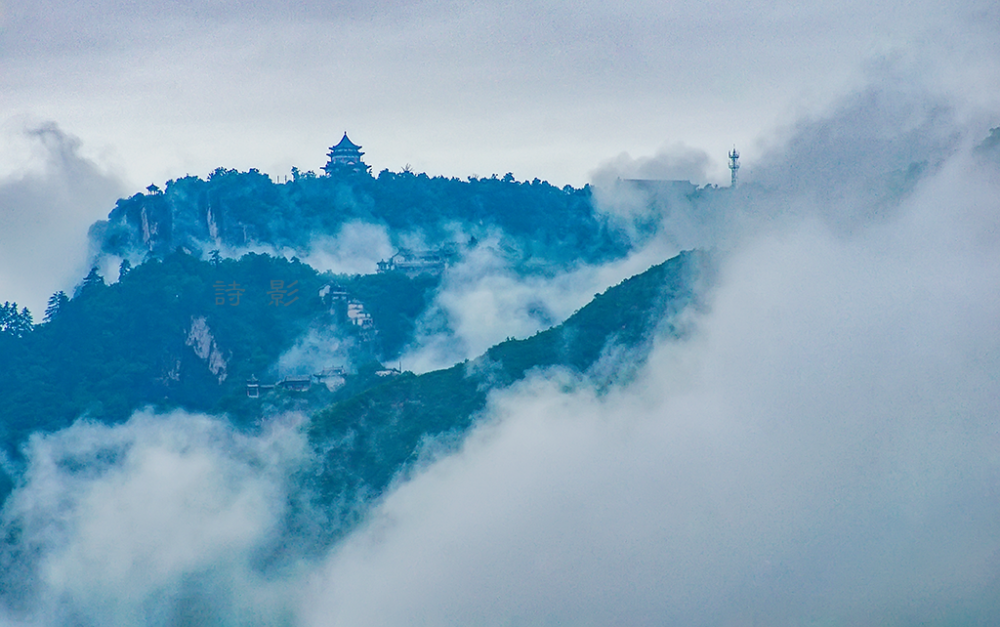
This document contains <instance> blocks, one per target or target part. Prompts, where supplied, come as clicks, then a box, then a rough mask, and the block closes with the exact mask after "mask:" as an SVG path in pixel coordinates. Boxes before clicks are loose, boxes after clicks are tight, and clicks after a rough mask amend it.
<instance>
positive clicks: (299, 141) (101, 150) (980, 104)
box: [0, 0, 1000, 314]
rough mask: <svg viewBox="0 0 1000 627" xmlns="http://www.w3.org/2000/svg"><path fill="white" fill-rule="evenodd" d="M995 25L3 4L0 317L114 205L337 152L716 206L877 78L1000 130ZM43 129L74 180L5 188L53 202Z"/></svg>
mask: <svg viewBox="0 0 1000 627" xmlns="http://www.w3.org/2000/svg"><path fill="white" fill-rule="evenodd" d="M998 23H1000V16H998V10H997V8H996V7H995V6H994V3H992V2H986V1H985V0H969V1H968V2H960V3H957V4H956V3H954V2H945V1H944V0H917V2H911V1H906V2H904V1H903V0H882V1H879V2H875V3H871V2H862V1H861V0H848V1H846V2H839V3H828V2H820V1H819V0H807V1H806V2H795V3H779V4H776V3H772V2H761V1H759V0H753V1H751V2H744V3H734V2H731V1H729V0H711V1H710V2H707V3H706V2H702V1H697V2H696V1H694V0H679V1H677V2H671V3H663V2H652V1H631V2H624V3H606V2H597V1H596V0H586V1H585V2H577V3H563V2H551V1H549V2H546V1H541V0H540V1H524V0H516V1H510V2H477V3H472V2H463V1H458V0H456V1H451V2H448V1H437V0H428V1H417V2H407V1H401V0H394V1H392V2H369V1H366V2H355V1H353V0H351V1H347V2H330V3H324V2H316V1H310V2H294V3H293V2H287V3H286V2H275V1H249V0H229V1H219V0H215V1H201V2H160V1H154V0H138V1H136V2H130V3H121V2H113V1H111V0H95V1H93V2H88V3H73V2H67V1H65V0H38V1H34V2H10V1H9V0H0V94H2V98H0V135H2V138H3V141H2V143H0V186H2V187H3V188H4V189H2V190H0V225H2V232H0V291H2V295H0V298H4V299H14V300H19V301H20V302H22V303H27V304H29V305H30V306H32V308H33V309H34V310H35V311H36V313H38V314H40V313H41V312H40V311H38V309H39V307H42V306H43V303H44V300H45V298H47V296H48V295H49V294H51V293H52V292H54V291H55V290H57V289H65V288H67V287H71V285H72V283H73V282H74V277H77V275H78V274H80V273H81V272H84V271H85V270H86V268H84V267H83V266H84V264H85V263H86V241H85V234H84V233H82V232H81V225H85V224H89V223H90V222H92V221H93V220H96V219H100V218H102V217H104V216H106V215H107V212H108V211H109V210H110V209H111V207H112V205H113V201H114V199H115V198H117V197H119V196H120V195H130V194H132V193H135V192H137V191H141V190H142V189H143V188H145V187H146V186H147V185H148V184H150V183H156V184H158V185H162V184H163V182H164V181H166V180H168V179H171V178H177V177H181V176H184V175H186V174H195V175H200V176H204V175H206V174H207V173H208V172H210V171H211V170H212V169H214V168H216V167H218V166H225V167H235V168H239V169H241V170H245V169H248V168H251V167H256V168H258V169H260V170H261V171H263V172H266V173H269V174H272V175H275V176H279V175H283V174H287V173H288V171H289V169H290V168H291V167H292V166H293V165H294V166H298V167H300V168H303V169H318V168H320V167H321V166H322V165H323V163H324V162H325V152H326V150H327V148H328V147H329V146H330V145H331V144H333V143H335V142H336V141H337V140H338V139H339V138H340V135H341V133H342V132H344V131H345V130H346V131H348V132H350V134H351V137H352V139H353V140H355V141H356V142H358V143H360V144H362V145H363V147H364V149H365V151H366V152H367V157H366V158H367V160H368V162H369V163H370V164H371V165H373V167H374V170H375V171H378V170H381V169H383V168H389V169H392V170H398V169H401V168H402V167H403V166H404V165H406V164H411V165H412V166H413V167H414V168H415V169H417V170H418V171H427V172H429V173H431V174H442V175H448V176H459V177H465V176H468V175H472V174H476V175H480V176H488V175H490V174H493V173H498V174H503V173H505V172H507V171H511V172H513V173H514V174H515V176H517V177H518V178H520V179H531V178H534V177H536V176H537V177H539V178H543V179H546V180H549V181H550V182H552V183H554V184H557V185H563V184H566V183H571V184H574V185H580V184H583V183H585V182H587V181H588V180H589V178H590V175H591V173H592V172H594V171H595V170H597V169H599V168H602V171H607V169H608V168H609V167H611V168H612V169H614V168H618V169H620V170H621V171H622V172H624V173H626V174H631V175H636V174H638V175H643V176H645V175H656V174H657V173H658V172H659V170H663V173H666V174H669V175H672V176H674V175H690V176H692V177H694V178H699V179H701V180H699V181H697V182H701V183H703V182H715V183H725V182H726V181H727V180H728V171H727V170H726V167H725V154H726V152H727V150H728V149H729V148H730V147H731V146H732V145H733V144H736V145H738V146H739V147H740V149H741V150H742V153H743V162H744V169H743V171H742V173H743V175H744V176H745V177H752V176H753V163H754V159H755V157H756V155H758V154H760V153H761V152H762V151H763V150H764V149H765V148H766V147H768V146H770V145H772V144H774V143H775V142H776V141H780V139H781V138H782V136H783V134H785V133H786V130H787V129H786V127H787V126H788V125H790V124H792V123H793V122H794V121H795V120H798V119H800V118H802V117H803V116H815V115H823V114H824V113H825V112H826V110H827V109H828V108H829V106H831V103H832V102H833V101H834V100H836V98H838V97H840V96H842V95H843V94H845V93H848V92H850V91H853V90H855V89H857V88H858V87H859V86H861V85H864V84H868V83H870V82H871V80H872V75H873V73H875V74H878V72H879V68H880V67H881V66H884V65H886V64H890V65H892V66H894V67H897V68H900V69H901V70H900V71H901V72H902V73H903V74H904V75H905V74H906V73H907V72H909V73H911V74H912V75H913V76H919V77H920V78H921V80H922V81H923V82H925V83H927V84H929V85H931V87H932V88H933V89H941V90H944V91H947V92H949V93H959V94H961V99H962V101H963V104H964V105H966V106H967V108H968V109H969V110H970V111H976V110H984V109H985V110H992V111H996V110H998V109H1000V106H997V98H998V96H997V94H1000V85H998V79H997V77H998V76H1000V66H998V63H997V61H998V59H1000V52H998V49H1000V48H998V43H997V42H998V38H997V35H996V33H997V32H1000V30H998V29H997V28H996V26H997V24H998ZM52 124H55V125H56V127H57V128H58V129H60V131H61V133H63V134H64V135H65V138H66V140H67V141H69V142H70V143H72V144H73V146H74V147H73V150H72V151H71V152H70V153H68V154H69V155H70V156H71V157H72V158H73V159H74V163H75V164H76V166H75V169H73V168H71V169H70V170H72V171H74V172H77V173H79V172H80V171H81V170H86V171H87V172H89V173H90V174H91V178H90V179H88V181H86V182H84V183H80V182H79V181H77V182H76V183H73V182H72V181H70V183H69V184H68V187H65V194H64V195H57V196H55V197H47V198H38V197H34V196H33V197H31V198H27V197H25V195H24V194H23V193H22V192H23V189H20V188H18V189H15V190H14V191H10V190H9V189H6V188H9V187H10V186H14V187H18V186H19V185H20V186H21V187H23V186H24V181H25V180H34V179H45V178H48V179H49V180H51V181H52V184H51V185H47V186H43V188H44V189H49V188H58V187H60V185H63V184H62V183H59V182H58V181H57V180H56V179H57V178H58V176H59V175H60V174H61V173H62V171H60V170H58V169H53V168H52V162H53V159H52V158H51V155H49V156H48V157H47V156H45V155H44V154H42V156H41V157H38V156H37V155H36V156H35V157H33V158H26V155H31V154H35V153H39V150H41V151H42V153H44V152H45V151H46V150H49V151H51V150H52V148H51V143H50V144H48V145H46V144H44V143H39V140H38V136H37V135H32V134H30V132H29V133H28V134H26V131H31V130H33V129H38V128H40V127H45V128H50V127H51V125H52ZM26 144H30V145H31V146H30V147H29V148H26V147H25V145H26ZM53 154H54V153H53ZM664 155H667V156H668V157H669V155H674V157H673V158H666V157H664ZM677 155H687V157H685V158H682V159H680V161H678V159H677V158H676V156H677ZM691 155H694V158H693V159H692V158H691ZM706 156H707V158H706ZM663 163H668V164H670V165H669V166H665V167H660V165H662V164H663ZM46 164H48V165H46ZM609 164H610V165H609ZM658 164H659V165H658ZM53 177H56V179H54V178H53ZM74 185H83V186H84V187H85V188H86V190H87V191H85V192H81V193H76V191H75V190H76V188H75V187H74ZM36 196H37V194H36ZM39 224H48V225H50V226H48V227H47V230H45V233H48V234H49V236H48V237H45V236H43V235H41V234H40V233H39V231H38V225H39ZM60 227H61V232H60V233H55V232H54V231H55V230H57V229H59V228H60ZM24 248H30V249H31V250H32V251H33V254H32V255H26V254H25V253H23V252H16V253H15V252H14V251H15V249H24ZM3 249H5V250H6V252H4V250H3ZM54 259H57V260H54ZM21 260H23V263H22V261H21ZM43 265H46V266H58V267H51V268H46V269H45V271H44V272H32V271H31V268H32V267H40V266H43ZM57 276H58V277H59V278H58V280H57V279H56V278H55V277H57ZM67 277H69V278H67Z"/></svg>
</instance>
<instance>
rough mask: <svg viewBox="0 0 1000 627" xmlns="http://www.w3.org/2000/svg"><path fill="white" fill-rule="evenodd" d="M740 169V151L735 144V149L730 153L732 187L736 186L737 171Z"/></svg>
mask: <svg viewBox="0 0 1000 627" xmlns="http://www.w3.org/2000/svg"><path fill="white" fill-rule="evenodd" d="M739 169H740V153H738V152H736V146H733V150H732V151H731V152H730V153H729V170H730V171H731V172H732V173H733V178H732V182H731V183H730V187H736V173H737V172H738V171H739Z"/></svg>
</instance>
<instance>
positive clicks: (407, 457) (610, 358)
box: [310, 252, 709, 526]
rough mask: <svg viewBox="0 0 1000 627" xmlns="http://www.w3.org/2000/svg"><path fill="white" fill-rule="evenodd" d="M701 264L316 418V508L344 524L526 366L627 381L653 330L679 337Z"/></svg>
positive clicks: (658, 273)
mask: <svg viewBox="0 0 1000 627" xmlns="http://www.w3.org/2000/svg"><path fill="white" fill-rule="evenodd" d="M708 268H709V266H708V261H707V258H706V255H705V254H703V253H698V252H685V253H682V254H680V255H678V256H677V257H674V258H673V259H670V260H668V261H666V262H664V263H662V264H659V265H657V266H653V267H652V268H650V269H649V270H647V271H645V272H644V273H642V274H639V275H637V276H634V277H632V278H630V279H627V280H625V281H623V282H622V283H621V284H619V285H617V286H615V287H612V288H609V289H608V290H607V291H605V292H604V293H603V294H600V295H598V296H596V297H595V298H594V300H593V301H591V302H590V303H589V304H588V305H586V306H585V307H583V308H582V309H580V310H579V311H578V312H576V313H575V314H574V315H573V316H571V317H570V318H569V319H567V320H566V321H565V322H564V323H562V324H560V325H559V326H557V327H554V328H551V329H549V330H546V331H542V332H539V333H537V334H536V335H535V336H533V337H530V338H527V339H523V340H508V341H506V342H503V343H501V344H498V345H496V346H494V347H492V348H490V349H489V350H488V351H487V352H486V353H485V354H484V355H483V356H481V357H480V358H478V359H476V360H474V361H471V362H467V363H461V364H456V365H455V366H453V367H451V368H448V369H445V370H438V371H435V372H429V373H427V374H423V375H420V376H417V375H414V374H412V373H404V374H402V375H400V376H398V377H395V378H392V379H389V380H387V381H385V382H384V383H383V384H381V385H377V386H374V387H372V388H370V389H368V390H366V391H364V392H362V393H360V394H358V395H356V396H354V397H352V398H350V399H347V400H344V401H341V402H338V403H336V404H334V405H332V406H331V407H329V408H327V409H325V410H323V411H321V412H319V413H317V414H316V415H315V416H314V418H313V420H312V423H311V427H310V439H311V441H312V442H313V445H314V447H315V448H316V450H317V452H318V453H319V455H320V459H321V466H322V468H321V471H320V472H319V473H318V475H317V476H316V478H315V481H316V486H315V489H316V490H317V492H318V494H319V498H320V500H321V501H322V503H323V505H324V506H325V507H328V508H332V510H333V512H332V515H333V516H334V518H336V519H338V520H339V521H340V522H342V523H344V524H346V525H348V526H349V524H350V523H351V521H352V520H356V519H357V516H358V515H359V511H361V510H363V507H362V508H360V510H359V509H358V505H359V504H360V503H364V502H367V501H369V500H370V499H371V498H373V497H376V496H377V495H378V494H380V493H381V492H382V491H383V490H385V488H386V487H387V486H388V485H389V484H390V482H391V481H392V479H393V477H395V476H396V475H397V474H399V473H400V472H405V470H406V468H407V467H408V466H409V465H411V464H412V463H414V462H415V461H416V460H417V459H418V457H419V455H420V454H421V450H422V448H423V447H424V446H426V445H427V443H428V442H430V441H437V443H438V444H441V443H444V444H445V447H446V448H447V447H448V445H449V443H451V444H455V443H457V442H459V441H460V439H461V437H462V434H464V432H466V431H467V430H468V429H469V428H470V426H471V425H472V424H473V423H474V422H475V419H476V415H477V413H478V412H480V411H481V410H482V409H483V408H484V407H485V405H486V400H487V396H488V394H489V392H490V391H492V390H497V389H502V388H504V387H507V386H509V385H511V384H512V383H514V382H516V381H518V380H521V379H523V378H524V377H525V376H527V375H528V374H529V373H530V372H531V371H533V370H539V369H544V368H547V367H564V368H568V369H570V370H571V371H573V372H576V373H578V374H580V375H581V376H584V377H587V378H588V379H589V380H590V381H592V382H593V383H595V384H597V385H599V386H600V385H609V384H613V383H616V382H621V381H625V380H627V379H628V377H629V376H630V375H631V374H632V372H633V371H634V368H636V367H637V365H638V364H640V363H641V362H642V361H643V360H644V359H645V357H646V356H647V355H648V352H649V350H650V348H651V346H652V343H653V341H654V338H655V337H656V336H657V334H665V335H667V336H671V337H679V336H680V335H682V333H683V331H682V329H681V328H680V327H679V326H678V325H677V320H676V317H675V314H676V313H678V312H680V311H682V310H683V309H685V308H686V307H688V306H690V305H692V303H695V302H696V298H697V293H698V292H697V289H696V288H697V286H698V285H699V283H700V282H701V281H702V280H707V279H708V278H709V272H708ZM335 526H336V525H335Z"/></svg>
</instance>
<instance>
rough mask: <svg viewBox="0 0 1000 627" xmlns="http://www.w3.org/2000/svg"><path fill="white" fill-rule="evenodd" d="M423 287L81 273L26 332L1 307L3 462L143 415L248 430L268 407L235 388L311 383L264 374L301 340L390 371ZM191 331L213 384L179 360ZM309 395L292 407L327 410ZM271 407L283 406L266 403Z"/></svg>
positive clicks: (242, 271)
mask: <svg viewBox="0 0 1000 627" xmlns="http://www.w3.org/2000/svg"><path fill="white" fill-rule="evenodd" d="M331 283H336V284H338V285H340V286H342V287H343V288H344V289H346V290H347V292H348V293H349V295H350V298H353V299H357V300H359V301H360V302H362V304H363V305H364V306H365V308H366V309H367V310H368V311H370V312H371V313H372V314H373V317H374V319H375V321H376V325H377V330H378V331H379V332H378V333H376V334H374V335H365V334H362V333H361V330H360V329H358V328H356V327H354V326H353V325H350V324H348V323H347V322H346V320H341V319H338V316H337V315H336V312H332V311H331V307H330V303H329V302H324V301H323V299H322V298H321V297H320V291H321V288H323V287H324V286H325V285H329V284H331ZM436 287H437V279H436V278H434V277H420V278H416V279H411V278H409V277H407V276H405V275H402V274H398V273H390V274H385V275H368V276H353V277H352V276H333V275H329V274H320V273H318V272H317V271H316V270H315V269H313V268H312V267H310V266H308V265H307V264H304V263H301V262H299V261H297V260H291V261H289V260H286V259H283V258H275V257H270V256H268V255H259V254H252V253H251V254H247V255H245V256H243V257H242V258H240V259H219V258H216V259H215V260H214V261H202V260H200V259H198V258H196V257H195V256H193V255H190V254H187V253H185V252H183V251H175V252H173V253H170V254H168V255H166V256H165V257H164V258H163V259H153V260H150V261H147V262H146V263H143V264H140V265H138V266H136V267H135V268H131V267H130V266H129V265H128V264H123V266H122V271H121V274H120V277H119V280H118V281H117V282H116V283H113V284H111V285H107V284H106V283H105V281H104V279H103V278H102V277H101V275H100V274H99V273H98V271H97V269H92V270H91V272H90V273H89V274H88V275H87V277H86V278H85V279H84V280H83V282H82V283H81V284H80V286H79V287H78V288H77V289H76V290H75V291H74V294H73V296H72V298H71V297H69V296H67V295H66V294H65V293H64V292H58V293H56V294H54V295H53V296H52V298H50V299H49V307H48V308H47V310H46V315H45V320H44V322H43V323H41V324H39V325H34V326H33V325H32V322H31V315H30V313H29V312H28V311H27V310H26V309H22V310H20V311H19V310H18V308H17V306H16V305H13V304H10V303H5V304H4V305H3V308H2V309H0V315H2V317H0V321H2V324H0V342H2V343H3V346H2V347H0V399H3V403H2V404H0V436H2V439H3V442H5V443H6V445H7V448H8V454H9V455H11V456H15V457H16V455H17V445H18V443H20V442H21V441H23V439H24V438H25V437H26V436H27V435H28V434H29V433H31V432H33V431H38V430H42V431H51V430H55V429H59V428H62V427H65V426H68V425H69V424H70V423H71V422H72V421H74V420H76V419H77V418H79V417H81V416H89V417H91V418H93V419H97V420H103V421H112V422H113V421H119V420H124V419H126V418H127V417H128V416H129V415H131V414H132V412H134V411H135V410H136V409H139V408H141V407H143V406H145V405H152V406H155V407H158V408H161V409H169V408H172V407H183V408H186V409H189V410H192V411H203V412H210V413H215V414H227V415H229V416H230V417H231V418H233V419H234V420H235V421H236V422H238V423H242V424H250V423H252V422H253V421H255V420H256V419H258V418H259V417H260V416H261V415H262V413H263V412H265V411H268V405H267V404H266V403H262V402H259V401H251V399H248V398H247V396H246V381H247V379H248V378H249V377H251V376H253V375H256V376H257V377H259V378H261V379H263V380H274V379H277V378H280V376H283V375H284V374H311V373H305V372H304V373H281V372H278V371H277V370H276V364H277V363H278V359H279V357H280V356H281V355H282V354H283V353H284V352H286V351H287V350H289V349H290V348H291V347H292V346H293V345H294V344H295V342H296V341H297V340H298V339H299V338H301V337H302V336H304V335H305V334H306V333H307V331H308V330H309V329H311V328H322V329H327V330H333V332H335V333H337V334H339V335H341V336H342V337H344V338H345V339H350V341H347V342H345V345H347V346H350V347H351V349H350V350H351V351H352V352H351V355H350V359H351V361H352V362H354V363H356V364H358V365H361V366H363V365H364V364H366V363H369V362H375V361H377V360H378V359H389V358H394V357H395V356H397V355H398V354H399V351H401V350H403V348H404V347H405V345H406V344H408V343H409V342H410V341H412V336H413V329H414V325H415V321H416V318H417V317H418V316H419V314H420V313H421V312H422V311H423V309H424V308H425V307H426V305H427V303H428V302H429V301H430V298H431V297H432V292H433V290H434V289H435V288H436ZM279 288H280V289H279ZM279 294H280V296H281V298H280V299H279V298H278V295H279ZM279 300H280V302H276V301H279ZM199 318H204V320H205V324H206V326H207V328H208V330H209V332H210V333H211V336H212V340H211V341H212V342H214V346H215V347H216V348H215V350H217V351H218V355H219V356H221V357H222V359H223V361H224V362H225V370H224V371H216V372H213V371H212V369H211V368H210V365H209V364H208V363H207V362H206V360H205V359H204V358H201V357H199V356H198V355H197V354H196V351H195V350H194V348H193V346H192V343H193V340H192V339H191V332H192V328H193V324H194V321H195V320H196V319H199ZM383 329H384V330H383ZM326 365H328V366H337V365H344V364H326ZM223 373H224V375H225V376H224V377H221V376H220V375H222V374H223ZM220 378H221V380H220ZM320 392H321V390H320V391H319V392H317V394H314V395H313V396H314V397H315V398H313V397H308V398H305V401H306V404H311V405H313V406H325V405H327V404H329V403H330V402H332V401H333V400H335V398H336V397H335V396H333V395H325V396H324V395H323V394H321V393H320ZM272 401H273V402H274V403H281V402H284V400H283V399H282V398H280V395H278V396H276V397H275V398H274V399H272ZM269 402H270V401H269Z"/></svg>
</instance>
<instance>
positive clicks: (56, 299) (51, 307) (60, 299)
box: [43, 290, 69, 322]
mask: <svg viewBox="0 0 1000 627" xmlns="http://www.w3.org/2000/svg"><path fill="white" fill-rule="evenodd" d="M68 302H69V297H68V296H66V292H64V291H62V290H59V291H58V292H56V293H55V294H53V295H52V296H49V303H48V307H46V308H45V317H44V318H43V321H44V322H52V320H53V319H54V318H55V317H56V316H58V315H59V312H60V311H62V310H63V308H64V307H65V306H66V303H68Z"/></svg>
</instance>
